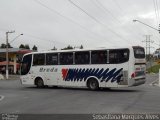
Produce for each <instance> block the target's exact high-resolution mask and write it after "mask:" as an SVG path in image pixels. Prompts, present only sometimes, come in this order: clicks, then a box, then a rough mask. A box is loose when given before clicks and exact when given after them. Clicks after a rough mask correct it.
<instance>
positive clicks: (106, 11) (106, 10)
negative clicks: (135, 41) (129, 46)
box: [93, 0, 141, 39]
mask: <svg viewBox="0 0 160 120" xmlns="http://www.w3.org/2000/svg"><path fill="white" fill-rule="evenodd" d="M112 1H114V3H115V4H116V5H117V6H118V7H119V9H121V11H122V8H121V7H120V6H119V5H118V3H117V2H116V1H115V0H112ZM96 2H97V4H99V6H101V8H102V9H103V10H105V13H108V14H110V15H111V16H112V18H113V19H115V20H116V21H117V23H119V24H121V23H122V22H120V20H119V19H118V18H117V17H116V16H114V15H113V14H112V12H111V11H110V10H109V9H107V8H106V7H105V6H104V5H103V4H102V3H101V2H100V1H98V0H96ZM93 3H94V2H93ZM94 4H95V3H94ZM97 4H95V5H96V6H97V7H98V5H97ZM120 13H121V12H120ZM127 31H130V33H133V31H132V30H131V28H129V27H127ZM135 36H137V38H140V36H138V35H137V34H136V35H135ZM140 39H141V38H140Z"/></svg>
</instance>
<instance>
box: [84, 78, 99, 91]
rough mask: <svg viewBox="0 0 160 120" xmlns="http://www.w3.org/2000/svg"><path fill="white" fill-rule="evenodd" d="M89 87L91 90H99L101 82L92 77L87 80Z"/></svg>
mask: <svg viewBox="0 0 160 120" xmlns="http://www.w3.org/2000/svg"><path fill="white" fill-rule="evenodd" d="M87 87H88V88H89V89H90V90H98V89H99V83H98V81H97V80H96V79H94V78H91V79H89V80H88V81H87Z"/></svg>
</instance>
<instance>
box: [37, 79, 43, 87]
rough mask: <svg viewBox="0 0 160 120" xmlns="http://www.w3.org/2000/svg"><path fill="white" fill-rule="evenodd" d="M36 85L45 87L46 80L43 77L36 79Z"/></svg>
mask: <svg viewBox="0 0 160 120" xmlns="http://www.w3.org/2000/svg"><path fill="white" fill-rule="evenodd" d="M36 85H37V87H38V88H43V87H44V82H43V80H42V79H41V78H37V79H36Z"/></svg>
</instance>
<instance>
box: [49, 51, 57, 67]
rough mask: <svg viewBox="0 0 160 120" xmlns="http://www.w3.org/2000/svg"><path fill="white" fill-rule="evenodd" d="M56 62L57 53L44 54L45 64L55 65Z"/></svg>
mask: <svg viewBox="0 0 160 120" xmlns="http://www.w3.org/2000/svg"><path fill="white" fill-rule="evenodd" d="M57 64H58V54H57V53H47V54H46V65H57Z"/></svg>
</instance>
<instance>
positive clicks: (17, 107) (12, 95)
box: [0, 75, 160, 114]
mask: <svg viewBox="0 0 160 120" xmlns="http://www.w3.org/2000/svg"><path fill="white" fill-rule="evenodd" d="M156 79H158V75H147V82H146V84H144V85H141V86H138V87H130V88H116V89H111V90H107V89H103V90H98V91H90V90H88V89H74V88H44V89H38V88H36V87H33V86H32V87H25V86H22V85H21V83H20V81H19V80H0V113H16V114H30V113H32V114H56V113H58V114H68V113H69V114H70V113H74V114H83V113H85V114H89V113H91V114H92V113H160V87H157V86H151V85H149V84H150V83H151V82H153V81H154V80H156Z"/></svg>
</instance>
